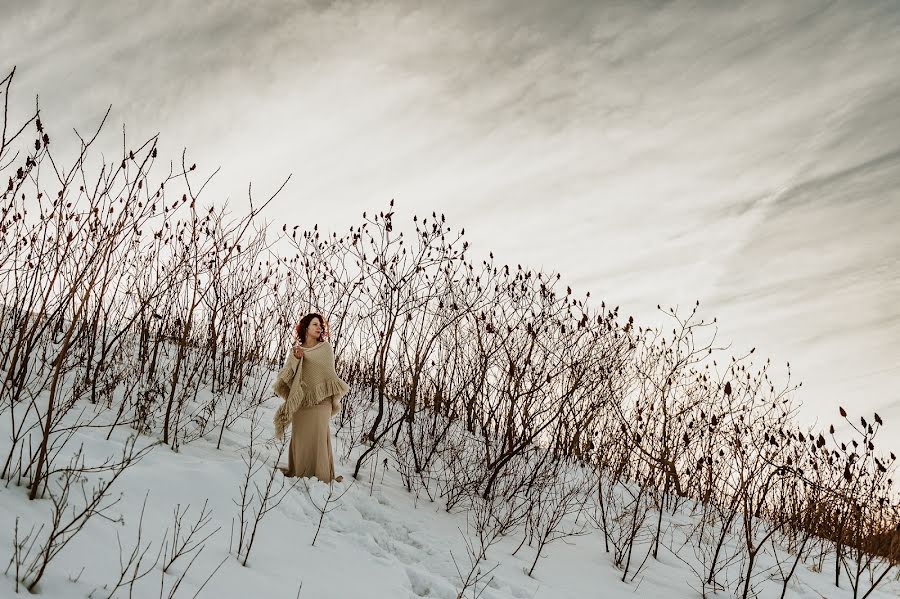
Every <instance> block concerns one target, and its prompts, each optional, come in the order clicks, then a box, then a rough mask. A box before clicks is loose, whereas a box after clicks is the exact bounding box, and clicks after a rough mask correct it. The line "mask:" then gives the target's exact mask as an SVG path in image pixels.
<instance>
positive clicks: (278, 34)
mask: <svg viewBox="0 0 900 599" xmlns="http://www.w3.org/2000/svg"><path fill="white" fill-rule="evenodd" d="M62 4H67V5H68V6H66V7H61V6H60V5H62ZM0 6H2V12H0V15H2V18H3V20H4V22H5V23H6V25H5V26H4V27H3V35H2V36H0V67H2V68H3V69H4V70H7V69H9V68H10V67H12V66H13V65H16V66H17V67H18V70H17V76H16V90H17V98H18V100H20V101H21V102H23V104H22V105H21V106H19V108H20V109H21V108H23V107H25V106H27V105H29V104H33V102H34V95H35V94H40V101H41V106H42V109H43V113H44V121H45V123H47V125H48V126H49V127H50V128H51V130H52V131H56V136H55V139H56V140H57V141H58V143H57V151H59V149H60V144H62V143H64V141H63V140H62V139H61V137H62V138H65V137H66V136H68V137H69V138H72V139H74V135H72V134H71V133H69V132H71V130H72V128H77V129H79V130H81V131H87V130H88V129H89V128H90V127H91V126H92V125H95V124H96V123H97V122H98V120H99V118H100V117H101V116H102V114H103V113H104V112H105V110H106V108H107V106H108V105H109V104H112V105H113V112H112V121H111V126H110V131H111V132H112V134H113V138H114V137H115V135H117V133H116V132H117V131H118V135H120V133H121V126H122V123H125V124H126V126H127V128H128V131H129V135H130V136H131V137H132V139H134V140H135V141H137V140H138V139H143V138H146V137H148V136H150V135H152V134H154V133H157V132H159V133H160V134H161V140H162V144H161V148H162V151H163V155H164V156H168V157H171V158H177V157H178V155H180V152H181V149H182V148H183V147H185V146H186V147H187V148H188V151H189V155H190V156H191V161H196V162H197V163H198V166H199V167H200V168H201V170H202V171H203V172H212V171H213V170H214V169H215V168H216V167H219V166H221V167H222V172H221V173H220V175H218V176H217V179H216V184H215V185H214V186H213V187H211V188H210V190H209V191H210V193H209V195H207V196H206V201H208V202H212V201H215V202H217V203H218V202H220V201H222V200H224V198H226V197H228V198H230V200H229V203H230V205H231V206H233V207H234V208H235V210H240V209H243V208H246V206H247V204H246V200H245V197H246V186H247V183H248V182H249V181H251V180H252V181H253V184H254V189H256V190H257V192H258V194H259V195H260V196H261V195H262V194H264V193H265V192H267V191H271V190H273V189H274V188H276V187H277V186H278V184H279V183H280V181H281V180H283V179H284V178H285V177H286V176H287V175H288V174H289V173H292V174H293V177H292V180H291V183H290V184H289V186H288V188H287V189H286V191H285V192H284V194H283V195H282V196H281V197H280V198H279V199H278V200H276V204H275V205H273V206H272V209H271V210H270V211H269V212H268V213H267V215H266V217H267V218H270V219H271V220H272V221H274V222H277V223H279V228H280V224H281V223H282V222H287V223H288V224H289V225H293V224H302V225H306V226H311V223H312V222H317V223H318V224H319V226H320V227H324V228H325V229H327V230H337V231H344V230H346V229H347V227H349V226H350V225H355V224H357V223H359V221H360V215H361V213H362V211H363V210H369V211H378V210H381V209H385V208H386V207H387V203H388V201H389V200H390V199H391V198H394V199H395V200H396V206H395V208H396V212H397V218H398V219H400V220H403V219H404V218H407V219H408V218H411V215H412V214H413V213H418V214H420V215H423V216H424V215H428V214H430V213H431V212H432V211H437V212H443V213H444V214H446V216H447V219H448V221H449V222H448V224H450V225H451V226H454V227H456V228H460V227H465V229H466V237H467V238H468V239H469V241H470V243H471V244H472V251H473V252H474V253H473V257H474V256H477V255H478V254H479V252H480V253H481V254H482V255H484V256H486V254H487V252H488V251H494V253H495V255H496V257H497V259H498V260H499V261H500V262H501V263H510V264H517V263H522V264H523V265H529V266H531V267H538V268H539V267H544V268H546V269H548V270H558V271H560V272H562V273H563V276H564V278H565V279H567V280H568V282H570V283H571V284H572V286H573V287H574V288H575V289H576V291H578V292H579V293H583V292H584V291H588V290H589V291H591V295H592V297H593V298H596V299H598V300H599V299H601V298H602V299H605V300H606V301H607V303H610V304H613V305H620V306H621V307H622V308H621V309H622V311H623V312H624V313H625V314H626V315H627V314H633V315H634V316H635V318H636V319H638V320H639V322H643V323H648V324H655V323H658V322H659V321H660V318H659V317H658V314H657V313H655V307H656V304H657V303H661V304H664V305H680V306H681V307H682V308H684V309H687V308H689V307H690V306H691V305H692V304H693V302H694V301H695V300H697V299H699V300H700V301H701V308H702V309H703V316H704V317H706V318H712V317H713V316H717V317H718V318H719V322H720V329H719V331H720V332H719V338H720V340H722V341H733V343H734V348H735V350H736V351H738V352H742V351H746V350H748V349H749V348H750V347H753V346H755V347H757V352H758V355H760V356H761V357H762V358H763V359H764V358H765V357H771V358H772V360H773V362H775V363H777V364H782V365H783V364H784V363H785V362H786V361H790V362H791V366H792V371H793V377H794V380H795V381H799V380H802V381H803V382H804V385H803V388H802V390H801V392H800V394H799V398H800V399H801V400H802V401H803V402H804V409H803V413H802V418H803V419H804V420H814V419H818V420H819V422H820V423H821V424H823V425H827V424H828V423H829V422H832V421H834V420H836V413H837V405H838V404H841V405H845V406H846V407H847V408H848V409H849V410H850V411H851V414H853V415H855V416H856V417H858V415H859V414H860V413H865V415H866V416H867V417H868V416H869V414H870V413H871V411H873V410H877V411H878V412H880V414H881V415H882V417H884V419H885V420H886V422H887V427H886V428H885V431H884V432H885V433H887V434H886V435H885V438H884V439H883V441H884V442H887V441H888V439H887V438H886V437H888V436H892V437H893V438H894V440H892V441H890V443H888V445H890V446H892V447H893V448H894V449H897V450H900V241H898V240H900V69H898V68H897V66H896V57H897V56H900V5H898V4H897V2H895V1H894V0H887V1H884V2H862V1H860V2H853V3H845V2H823V1H821V0H820V1H815V2H802V1H792V2H782V1H774V2H746V3H732V2H713V1H710V2H659V1H649V0H648V1H637V0H635V1H632V2H600V1H594V0H585V1H581V2H575V1H566V2H563V1H555V2H544V1H537V0H506V1H479V2H471V3H463V2H406V1H397V2H392V1H385V2H378V3H373V2H343V3H331V2H324V1H312V0H310V1H307V2H279V1H265V2H264V1H257V2H238V1H233V2H202V3H201V2H189V1H183V2H179V1H175V0H166V1H163V2H153V3H148V2H125V1H118V2H96V1H84V0H82V1H80V2H74V3H59V2H55V1H52V0H41V1H30V2H11V1H10V0H0ZM10 24H12V25H10ZM114 141H115V139H113V142H114ZM776 372H781V373H782V374H783V369H782V370H781V371H776Z"/></svg>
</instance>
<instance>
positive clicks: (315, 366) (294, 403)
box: [272, 341, 350, 439]
mask: <svg viewBox="0 0 900 599" xmlns="http://www.w3.org/2000/svg"><path fill="white" fill-rule="evenodd" d="M272 390H273V391H274V392H275V394H276V395H277V396H278V397H280V398H282V399H284V400H285V402H284V403H283V404H281V405H280V406H279V407H278V410H277V411H276V412H275V417H274V419H273V420H274V423H275V437H276V438H278V439H282V438H284V431H285V430H286V429H287V427H288V426H289V425H290V423H291V421H292V420H293V417H294V412H295V411H296V410H298V409H300V408H305V407H309V406H314V405H316V404H318V403H321V402H322V401H325V400H326V399H331V401H332V403H335V402H337V401H339V400H340V399H341V398H342V397H343V396H344V395H346V394H347V391H349V390H350V387H349V386H348V385H347V383H346V382H344V381H343V380H342V379H341V378H340V377H338V375H337V372H336V371H335V369H334V350H333V349H332V347H331V344H330V343H329V342H328V341H322V342H321V343H319V344H318V345H314V346H312V347H305V348H303V358H300V359H298V358H296V357H294V350H293V348H291V349H290V350H289V351H288V355H287V357H286V358H285V361H284V366H283V367H282V369H281V370H280V371H279V372H278V375H277V376H276V377H275V382H274V383H273V384H272Z"/></svg>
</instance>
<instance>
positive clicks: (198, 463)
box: [0, 396, 900, 599]
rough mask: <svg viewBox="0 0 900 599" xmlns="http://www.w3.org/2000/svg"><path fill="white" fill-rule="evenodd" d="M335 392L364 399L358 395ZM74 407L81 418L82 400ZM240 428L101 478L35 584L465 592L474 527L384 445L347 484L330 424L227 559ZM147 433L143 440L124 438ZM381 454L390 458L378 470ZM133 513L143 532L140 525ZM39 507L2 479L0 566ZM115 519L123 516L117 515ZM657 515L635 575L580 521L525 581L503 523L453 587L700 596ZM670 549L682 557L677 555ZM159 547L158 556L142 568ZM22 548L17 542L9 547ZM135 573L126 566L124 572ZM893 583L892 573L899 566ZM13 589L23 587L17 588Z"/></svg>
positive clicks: (144, 591)
mask: <svg viewBox="0 0 900 599" xmlns="http://www.w3.org/2000/svg"><path fill="white" fill-rule="evenodd" d="M348 400H349V401H363V400H360V399H359V397H358V396H356V397H350V398H348ZM277 401H278V400H276V399H274V398H273V399H271V400H268V401H267V402H266V403H264V404H263V405H262V406H261V407H260V409H259V410H258V412H257V414H256V416H257V421H258V423H259V427H258V428H257V429H256V433H257V434H256V437H255V440H254V448H255V451H257V452H260V451H261V452H262V453H257V457H256V459H255V460H251V461H249V464H250V465H251V466H252V467H253V468H254V469H255V472H253V473H252V476H251V477H252V478H253V480H254V482H255V483H256V484H257V485H260V487H259V488H260V489H264V486H265V484H266V483H267V481H268V479H269V475H270V473H274V472H275V471H274V470H273V469H272V465H273V464H274V460H275V450H274V446H272V445H271V444H269V445H268V446H265V447H263V445H264V444H265V443H266V440H267V439H268V440H271V437H272V426H271V415H272V413H273V412H274V409H275V407H276V405H277ZM84 407H85V408H86V409H87V410H88V413H89V412H90V410H92V409H93V407H92V406H88V405H85V406H84ZM98 413H99V414H100V417H99V419H98V420H97V423H98V424H99V423H102V422H112V420H113V419H114V418H115V414H114V413H112V412H104V411H102V410H100V411H99V412H98ZM0 427H2V430H0V433H2V435H3V438H4V442H3V444H4V445H3V449H4V450H5V449H6V447H7V445H6V443H7V442H6V437H7V435H8V434H9V430H7V428H8V424H7V422H6V420H4V421H3V424H2V425H0ZM250 429H251V419H250V418H249V417H248V418H244V419H241V420H240V421H239V422H238V424H237V425H236V426H234V427H233V428H232V429H231V430H228V431H226V432H225V435H224V437H223V440H222V446H221V449H216V442H217V437H216V435H213V434H210V435H209V438H204V439H200V440H197V441H195V442H193V443H190V444H188V445H184V446H182V448H181V449H180V451H179V452H177V453H176V452H173V451H172V450H171V449H169V448H168V447H167V446H165V445H157V446H156V447H154V448H153V449H152V450H150V451H149V452H148V453H147V454H146V455H145V456H144V457H143V458H142V459H141V460H140V461H139V462H138V463H136V464H134V465H133V466H131V467H129V468H128V469H126V470H125V471H124V473H123V474H122V475H121V477H120V478H119V479H118V480H117V481H116V483H115V484H114V486H113V487H112V489H111V491H110V502H112V501H116V500H117V499H118V500H119V501H118V503H115V504H114V505H112V506H111V507H110V508H109V509H108V510H107V511H106V512H104V515H105V516H107V517H103V516H102V515H98V516H95V517H93V518H92V519H90V520H89V521H88V522H87V524H86V525H85V527H84V529H83V530H82V531H81V532H79V533H78V534H77V535H76V536H74V537H73V538H72V540H71V542H70V543H69V544H68V545H67V546H65V547H64V548H63V549H62V550H61V552H60V554H59V555H58V557H56V558H55V559H54V560H53V561H52V562H51V564H50V567H49V569H48V572H47V573H46V574H45V575H44V577H43V579H42V580H41V582H40V584H39V585H38V587H37V589H36V591H37V592H38V593H40V595H42V596H46V597H54V598H60V599H63V598H75V597H86V596H89V597H94V598H96V597H108V596H110V595H113V596H120V597H128V596H133V597H159V596H163V597H169V596H174V597H194V596H200V597H260V598H267V599H270V598H294V597H301V598H316V599H318V598H354V599H363V598H369V597H371V598H398V599H399V598H407V597H438V598H446V599H454V598H455V597H457V595H458V593H459V591H460V589H461V587H462V584H461V576H460V573H462V574H463V575H465V574H466V572H467V566H468V564H469V563H470V562H469V561H468V557H467V551H466V539H467V538H470V539H471V537H470V535H471V534H472V530H471V528H470V527H467V515H470V514H467V512H466V511H465V510H458V511H455V513H447V511H446V510H445V506H444V504H443V503H442V502H441V501H439V500H438V501H434V502H432V501H430V500H429V499H428V498H427V497H425V496H420V497H416V496H415V495H414V494H412V493H409V492H407V491H406V489H405V488H404V485H403V483H402V480H401V477H400V476H399V474H398V472H397V471H396V469H395V468H394V467H393V465H392V461H391V460H390V458H389V456H386V455H385V453H384V452H382V453H380V454H379V455H378V457H377V459H373V460H369V463H368V464H367V466H366V467H364V468H363V471H362V472H361V475H360V480H355V479H353V478H352V476H350V474H351V472H352V465H353V464H352V461H355V460H354V458H355V456H356V455H358V453H359V451H361V450H362V449H364V448H363V447H357V448H355V450H354V451H353V452H352V456H351V461H343V460H342V459H341V456H343V455H344V453H345V448H346V445H345V444H346V433H347V431H348V429H347V428H346V427H345V428H344V429H341V430H339V431H337V437H336V440H335V456H336V469H337V471H338V473H340V474H343V475H344V480H343V481H342V482H340V483H334V486H333V488H331V489H329V486H328V485H327V484H325V483H322V482H319V481H316V480H304V479H299V480H290V479H287V480H286V479H284V478H283V477H282V476H281V474H280V473H275V474H274V479H273V482H274V485H275V489H276V490H277V489H279V488H280V487H281V485H282V483H285V484H287V485H291V484H293V485H294V486H293V487H290V486H286V487H284V490H283V491H282V494H281V496H280V498H281V501H280V503H278V504H277V506H274V507H272V509H271V510H270V511H269V512H268V513H267V514H266V515H265V516H264V517H263V519H262V520H261V523H260V525H259V528H258V529H257V531H256V533H255V536H254V540H253V545H252V548H251V551H250V555H249V559H248V560H247V564H246V566H244V565H242V563H241V561H240V560H239V559H238V557H237V556H236V554H237V553H238V551H237V545H238V534H237V529H238V528H239V523H238V520H239V515H240V509H239V503H240V495H241V488H242V485H243V483H244V481H245V475H246V473H247V469H248V446H249V443H250ZM108 432H109V429H108V427H99V426H98V427H96V428H87V429H81V430H80V431H79V432H78V433H77V437H76V438H74V439H72V441H70V443H69V445H67V450H70V449H71V450H74V449H76V448H77V447H78V446H79V445H83V448H84V455H85V458H86V463H87V464H91V463H97V462H99V461H102V460H103V459H104V458H106V457H108V456H112V455H116V454H120V453H121V451H122V447H123V445H124V443H125V441H126V439H127V438H128V437H129V436H130V435H132V434H133V431H132V430H131V429H129V428H128V427H125V426H121V425H120V426H118V427H116V429H115V430H114V431H113V432H112V434H111V435H110V439H109V440H107V439H106V436H107V433H108ZM154 441H155V439H152V438H150V437H141V438H140V439H139V440H138V442H137V445H138V446H145V445H148V444H151V443H153V442H154ZM385 457H388V458H389V459H388V461H387V467H386V468H385V467H384V464H385V462H384V458H385ZM373 468H374V470H373ZM92 480H93V479H92ZM89 486H90V485H89ZM88 488H89V487H88ZM329 490H330V491H331V493H332V495H331V500H330V501H329V500H328V496H329ZM254 492H255V489H254V487H253V486H251V487H250V495H249V496H248V497H250V499H249V500H248V505H249V506H250V509H249V510H248V512H247V513H249V514H251V515H252V513H253V511H254V510H255V509H256V507H258V503H254V501H256V500H255V499H254V496H253V493H254ZM76 495H77V496H76ZM145 500H146V504H145V505H144V502H145ZM205 502H206V503H205ZM71 503H72V505H80V504H83V498H82V497H81V496H80V495H79V494H75V492H74V491H73V495H72V496H71ZM270 505H272V504H270ZM142 506H144V513H143V521H142V522H143V525H142V527H139V523H140V522H141V511H142ZM204 506H205V507H204ZM51 507H52V504H51V502H50V501H49V500H46V499H45V500H36V501H29V500H28V498H27V490H26V489H25V488H24V487H21V486H16V484H15V481H12V482H11V483H9V484H5V485H2V486H0V531H2V532H0V562H2V564H3V566H4V567H6V565H7V564H9V563H10V562H11V557H13V554H14V539H18V540H20V541H21V539H23V538H24V537H25V536H26V535H27V533H28V531H29V530H32V527H33V526H34V527H35V528H34V529H33V530H38V529H39V528H40V526H41V523H45V522H47V521H48V520H49V516H50V513H51ZM204 509H205V512H202V510H204ZM70 511H71V510H70ZM323 511H325V514H324V517H323V515H322V512H323ZM201 512H202V513H201ZM176 514H183V517H182V519H181V522H182V525H181V526H182V528H181V530H180V532H178V533H177V534H174V535H173V527H174V525H175V520H176V518H175V515H176ZM118 516H121V520H119V521H115V520H117V517H118ZM320 519H321V529H319V522H320ZM582 520H583V519H582ZM654 521H655V520H654ZM665 521H666V527H665V530H667V533H666V542H665V543H663V547H662V549H661V550H660V553H659V556H658V559H653V558H652V557H651V558H649V559H648V560H647V562H646V565H645V566H644V568H643V570H641V571H640V573H639V574H638V575H637V577H636V578H634V580H629V581H628V582H622V581H621V578H622V572H621V571H620V570H618V569H616V568H615V567H614V566H613V560H612V558H611V556H610V554H608V553H607V552H606V551H605V548H604V541H603V537H602V534H601V533H600V532H598V531H597V530H596V529H592V528H589V529H588V534H585V535H582V536H575V537H571V538H568V539H564V540H560V541H557V542H554V543H551V544H550V545H549V546H548V547H546V548H545V550H544V554H543V557H542V558H541V560H540V561H539V562H538V564H537V567H536V568H535V570H534V573H533V576H528V575H527V573H526V572H527V570H528V569H529V568H530V566H531V564H532V562H533V561H534V558H535V553H534V552H535V549H534V548H533V547H529V546H528V545H527V544H526V545H525V546H523V547H522V548H521V549H520V550H519V551H518V552H517V553H516V555H512V554H513V553H514V552H515V550H516V548H517V547H518V546H519V544H520V542H521V540H522V535H521V534H520V531H514V532H513V533H511V534H509V535H507V536H506V537H504V538H503V539H501V540H500V542H499V543H497V544H496V545H494V546H492V547H491V548H490V549H489V550H488V552H487V560H486V561H485V562H484V563H483V564H482V566H481V573H482V574H484V575H485V576H484V577H483V578H481V579H480V582H479V583H478V584H477V585H476V587H475V588H474V589H473V588H469V589H468V590H467V591H466V596H467V597H471V596H474V595H477V594H478V593H481V595H480V596H481V597H484V598H485V599H506V598H513V599H525V598H538V599H539V598H548V599H549V598H572V599H584V598H588V597H611V598H615V597H621V598H632V597H663V596H664V597H667V598H671V599H676V598H682V597H684V598H689V597H697V596H699V593H698V591H697V590H696V589H697V588H698V584H697V576H696V575H695V574H694V573H693V571H692V570H691V567H690V566H691V565H696V561H697V559H696V557H695V552H693V551H691V549H690V543H687V544H685V543H684V539H685V538H686V537H687V536H688V535H689V534H690V531H691V530H692V528H693V527H692V524H693V523H694V522H693V520H692V516H691V514H690V513H689V511H688V507H685V508H684V509H682V510H680V511H678V513H676V515H675V516H672V517H670V516H669V515H666V517H665ZM198 522H199V524H200V526H199V530H198V531H197V533H196V534H195V535H194V537H193V539H192V540H191V541H190V542H189V543H188V546H187V548H186V549H187V550H186V551H185V552H184V555H182V556H181V557H178V558H177V559H175V561H174V563H173V564H172V565H171V566H169V568H168V571H167V572H163V566H162V564H164V563H166V562H167V561H169V559H168V558H169V557H171V547H172V543H171V541H172V538H173V536H174V537H175V538H176V544H178V543H177V539H179V538H180V539H184V538H186V537H187V535H188V532H189V530H190V527H191V526H192V525H194V524H195V523H198ZM582 523H584V521H582ZM251 524H252V523H251ZM573 524H574V523H573ZM46 530H47V526H45V528H44V531H46ZM139 530H140V533H141V537H140V539H138V532H139ZM208 535H211V536H208ZM207 536H208V538H206V537H207ZM204 538H206V539H205V541H203V539H204ZM314 538H315V545H313V539H314ZM198 541H203V542H202V543H200V542H198ZM644 547H646V545H644ZM678 547H681V548H682V550H681V551H677V548H678ZM136 548H137V551H136V552H135V555H136V556H141V555H142V556H143V560H142V563H141V565H140V566H139V568H138V572H141V573H142V572H144V571H146V572H147V573H146V575H144V576H143V577H141V578H140V579H139V580H137V581H136V582H135V584H134V585H133V589H131V590H132V591H133V593H131V594H130V592H129V585H128V584H123V585H122V586H121V587H120V588H119V589H118V590H115V587H116V584H117V581H118V580H119V578H120V572H121V570H122V569H123V568H122V565H123V564H127V563H128V557H129V556H130V555H131V554H132V551H133V550H135V549H136ZM161 548H162V554H163V557H162V558H160V560H159V563H158V564H156V565H153V562H154V558H155V557H156V556H157V555H158V554H159V552H160V549H161ZM672 548H676V551H675V552H676V553H678V554H679V555H677V556H676V555H675V553H673V551H672ZM25 549H27V544H26V545H25V546H24V547H23V549H22V550H20V553H21V551H24V550H25ZM645 553H646V549H644V550H643V551H642V552H641V556H640V558H641V559H643V555H644V554H645ZM635 559H638V558H635ZM192 560H193V561H192ZM760 560H761V565H760V567H759V568H758V569H757V572H758V573H759V574H758V578H757V579H755V580H754V581H753V582H754V585H755V589H756V591H757V592H758V593H759V595H758V596H761V597H778V596H780V593H781V587H780V583H779V582H778V581H777V569H774V568H772V565H773V561H772V558H771V556H770V555H768V554H767V553H764V554H763V555H762V556H761V557H760ZM12 561H13V562H14V561H15V560H12ZM135 561H136V560H135ZM148 566H149V567H148ZM457 567H458V568H459V570H458V569H457ZM129 572H131V570H129ZM132 575H133V574H128V575H127V576H126V577H125V580H126V581H127V579H128V578H129V577H130V576H132ZM210 577H211V578H210ZM630 577H631V575H629V578H630ZM728 577H729V579H730V581H729V582H730V583H732V587H731V588H730V589H728V590H724V591H722V592H721V593H720V596H730V595H731V594H733V592H734V590H733V589H734V583H735V582H736V580H737V577H738V571H737V570H733V571H729V573H728ZM767 578H772V580H769V581H767ZM891 578H893V579H895V578H896V570H895V573H893V574H892V576H891ZM832 579H833V565H831V564H829V562H828V561H827V560H826V561H825V571H824V572H823V573H816V572H813V571H811V569H810V566H809V565H804V564H801V565H800V567H799V571H798V573H797V575H796V576H795V579H794V580H793V581H792V582H791V584H790V586H789V590H788V596H790V597H809V598H813V597H815V598H819V597H829V598H838V597H852V593H851V592H850V591H849V590H848V589H846V588H842V589H837V588H835V587H834V585H833V583H832V582H831V580H832ZM844 586H846V584H845V585H844ZM15 590H16V583H15V565H14V564H13V565H11V566H10V568H7V569H6V576H5V577H4V578H3V579H2V581H0V596H3V597H6V596H14V595H15ZM198 591H199V593H198ZM19 593H20V596H22V595H27V591H25V590H24V589H22V588H21V587H20V589H19ZM898 594H900V584H898V583H897V582H896V580H891V581H889V582H888V583H887V584H884V585H883V587H881V588H879V589H878V590H877V591H876V592H874V593H873V594H872V595H871V597H873V598H880V599H886V598H888V597H897V596H898Z"/></svg>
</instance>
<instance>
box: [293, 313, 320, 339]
mask: <svg viewBox="0 0 900 599" xmlns="http://www.w3.org/2000/svg"><path fill="white" fill-rule="evenodd" d="M316 318H318V319H319V322H321V323H322V333H321V334H320V335H319V339H318V341H325V340H326V339H328V321H327V320H325V317H324V316H322V315H321V314H318V313H316V312H311V313H310V314H307V315H306V316H304V317H303V318H301V319H300V322H298V323H297V324H296V326H294V334H295V335H296V340H297V341H299V342H300V343H303V341H305V340H306V329H308V328H309V324H310V323H311V322H312V321H313V320H314V319H316Z"/></svg>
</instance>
